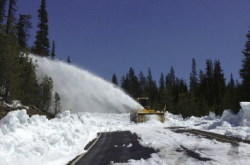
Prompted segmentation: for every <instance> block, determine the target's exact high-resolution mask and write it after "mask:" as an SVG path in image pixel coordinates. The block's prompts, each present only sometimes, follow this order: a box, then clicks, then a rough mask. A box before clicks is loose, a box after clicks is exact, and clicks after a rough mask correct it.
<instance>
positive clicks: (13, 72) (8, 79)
mask: <svg viewBox="0 0 250 165" xmlns="http://www.w3.org/2000/svg"><path fill="white" fill-rule="evenodd" d="M0 42H1V43H0V45H1V46H0V57H1V58H0V59H1V60H0V66H1V72H0V86H1V88H2V89H1V94H0V95H2V97H3V100H4V101H6V102H9V103H10V102H11V101H12V99H19V100H20V99H21V94H22V93H21V84H22V81H23V78H22V77H21V70H22V66H21V65H20V60H21V58H20V49H19V45H18V42H17V38H16V36H15V35H13V33H10V34H9V35H6V34H2V36H1V38H0Z"/></svg>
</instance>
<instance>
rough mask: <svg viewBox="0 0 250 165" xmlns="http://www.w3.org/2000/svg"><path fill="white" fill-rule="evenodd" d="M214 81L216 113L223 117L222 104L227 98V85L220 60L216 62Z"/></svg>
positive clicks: (213, 94)
mask: <svg viewBox="0 0 250 165" xmlns="http://www.w3.org/2000/svg"><path fill="white" fill-rule="evenodd" d="M213 79H214V80H213V89H212V90H213V91H212V97H213V99H214V108H215V113H216V114H217V115H221V114H222V112H223V110H224V107H223V104H222V103H223V99H224V96H225V88H226V84H225V78H224V74H223V72H222V69H221V66H220V61H219V60H217V61H215V62H214V74H213Z"/></svg>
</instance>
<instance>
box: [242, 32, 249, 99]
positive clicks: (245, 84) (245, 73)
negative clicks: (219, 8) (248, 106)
mask: <svg viewBox="0 0 250 165" xmlns="http://www.w3.org/2000/svg"><path fill="white" fill-rule="evenodd" d="M246 37H247V39H248V40H247V41H246V44H245V49H244V50H243V51H242V53H243V55H244V58H243V60H242V68H241V69H240V77H241V78H242V88H243V91H242V92H243V93H242V99H243V100H242V101H250V95H249V93H250V30H249V31H248V33H247V35H246Z"/></svg>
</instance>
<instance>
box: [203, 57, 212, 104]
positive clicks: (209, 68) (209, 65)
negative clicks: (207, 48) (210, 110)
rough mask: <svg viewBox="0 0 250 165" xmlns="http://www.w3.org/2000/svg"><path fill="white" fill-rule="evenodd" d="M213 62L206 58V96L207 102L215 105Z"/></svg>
mask: <svg viewBox="0 0 250 165" xmlns="http://www.w3.org/2000/svg"><path fill="white" fill-rule="evenodd" d="M213 73H214V72H213V62H212V61H211V60H210V59H208V60H206V73H205V75H206V78H205V83H206V86H205V93H206V94H205V96H206V100H207V103H208V106H210V107H211V106H213V104H214V103H213V101H214V99H213V84H214V83H213V80H214V79H213Z"/></svg>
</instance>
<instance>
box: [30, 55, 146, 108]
mask: <svg viewBox="0 0 250 165" xmlns="http://www.w3.org/2000/svg"><path fill="white" fill-rule="evenodd" d="M31 57H32V58H33V59H35V60H36V61H37V62H36V63H37V64H38V67H37V71H36V72H37V75H38V78H42V77H43V76H45V75H48V76H49V77H51V78H52V79H53V84H54V91H56V92H58V93H59V95H60V97H61V105H62V110H71V112H73V113H76V112H104V113H125V112H130V111H131V110H134V109H138V108H141V106H140V105H139V104H138V103H137V102H136V101H134V100H133V99H132V98H130V97H129V96H128V95H127V94H125V93H124V92H123V91H122V90H121V89H119V87H116V86H114V85H113V84H111V83H109V82H107V81H105V80H103V79H102V78H100V77H97V76H95V75H93V74H91V73H89V72H88V71H86V70H83V69H81V68H78V67H76V66H74V65H72V64H68V63H65V62H62V61H58V60H50V59H48V58H42V57H38V56H34V55H31Z"/></svg>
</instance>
